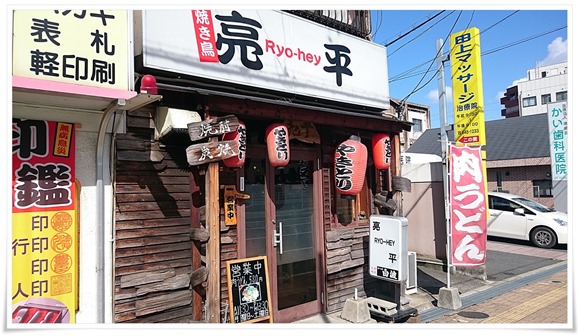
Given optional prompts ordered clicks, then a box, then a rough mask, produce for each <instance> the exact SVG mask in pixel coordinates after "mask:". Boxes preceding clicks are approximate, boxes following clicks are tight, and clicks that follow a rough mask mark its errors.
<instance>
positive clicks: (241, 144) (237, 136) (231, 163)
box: [223, 121, 246, 168]
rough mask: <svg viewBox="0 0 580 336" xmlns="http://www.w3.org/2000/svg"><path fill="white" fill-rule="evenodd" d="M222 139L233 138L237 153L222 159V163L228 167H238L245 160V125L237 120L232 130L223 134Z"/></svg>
mask: <svg viewBox="0 0 580 336" xmlns="http://www.w3.org/2000/svg"><path fill="white" fill-rule="evenodd" d="M223 140H235V141H236V142H237V143H238V155H236V156H232V157H230V158H227V159H224V160H223V162H224V165H225V166H226V167H230V168H240V167H242V166H243V165H244V162H245V161H246V125H245V124H244V123H243V122H241V121H239V125H238V128H237V129H236V130H235V131H234V132H230V133H226V134H224V137H223Z"/></svg>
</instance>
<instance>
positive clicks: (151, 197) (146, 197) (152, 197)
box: [115, 193, 191, 203]
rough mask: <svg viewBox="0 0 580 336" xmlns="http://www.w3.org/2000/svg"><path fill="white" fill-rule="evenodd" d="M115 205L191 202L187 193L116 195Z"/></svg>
mask: <svg viewBox="0 0 580 336" xmlns="http://www.w3.org/2000/svg"><path fill="white" fill-rule="evenodd" d="M115 200H116V202H117V203H131V202H166V201H188V202H191V195H190V194H189V193H167V194H117V195H116V197H115Z"/></svg>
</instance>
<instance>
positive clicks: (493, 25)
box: [387, 10, 519, 83]
mask: <svg viewBox="0 0 580 336" xmlns="http://www.w3.org/2000/svg"><path fill="white" fill-rule="evenodd" d="M517 12H519V10H516V11H513V12H512V13H510V14H509V15H507V16H505V17H504V18H502V19H501V20H499V21H497V22H495V23H494V24H492V25H491V26H489V27H487V28H485V29H484V30H482V31H481V32H480V33H479V35H480V36H481V35H483V33H485V32H486V31H488V30H490V29H491V28H493V27H495V26H497V25H498V24H500V23H501V22H503V21H505V20H506V19H508V18H509V17H511V16H512V15H514V14H516V13H517ZM446 17H447V16H446ZM472 19H473V12H472V16H471V19H470V20H469V22H470V23H471V20H472ZM468 25H469V24H468ZM446 53H447V54H448V53H449V52H445V53H444V54H446ZM387 56H388V55H387ZM435 59H436V57H435ZM432 61H433V58H432V59H429V60H427V61H425V62H424V63H421V64H419V65H417V66H415V67H413V68H411V69H408V70H405V71H403V72H402V73H400V74H398V75H396V76H394V77H391V78H390V80H389V83H390V82H394V81H397V80H400V79H406V78H410V77H415V76H417V75H419V74H421V73H422V72H419V73H414V74H413V73H412V71H414V70H416V69H417V68H420V67H422V66H423V65H426V64H428V63H429V62H432ZM432 71H434V70H432ZM408 74H409V76H407V75H408Z"/></svg>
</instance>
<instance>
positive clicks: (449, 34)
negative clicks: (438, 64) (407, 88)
mask: <svg viewBox="0 0 580 336" xmlns="http://www.w3.org/2000/svg"><path fill="white" fill-rule="evenodd" d="M462 13H463V11H460V12H459V15H457V18H456V19H455V22H454V23H453V26H452V27H451V29H450V30H449V33H448V34H447V36H446V37H445V40H444V41H443V44H441V47H440V48H439V50H437V54H439V53H440V52H441V49H443V46H444V45H445V43H446V42H447V39H448V38H449V37H450V36H451V33H452V32H453V29H455V25H457V22H459V18H460V17H461V14H462ZM436 59H437V58H433V60H432V61H431V64H430V65H429V68H428V69H427V72H425V74H423V77H421V79H420V80H419V83H417V85H416V86H415V88H414V89H413V91H411V92H410V93H409V94H408V95H406V96H405V98H403V99H401V105H403V104H404V103H405V102H406V101H407V99H409V97H410V96H411V95H412V94H413V93H415V92H417V91H419V90H421V89H422V88H424V87H425V86H427V84H429V83H430V82H431V81H432V80H433V78H435V76H436V75H437V73H435V74H433V76H432V77H431V78H430V79H429V80H428V81H427V82H426V83H425V84H423V85H422V86H421V87H419V85H421V82H422V81H423V79H424V78H425V76H427V73H428V72H429V70H430V69H431V67H432V66H433V63H435V60H436Z"/></svg>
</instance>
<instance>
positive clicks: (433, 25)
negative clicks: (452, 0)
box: [387, 10, 455, 57]
mask: <svg viewBox="0 0 580 336" xmlns="http://www.w3.org/2000/svg"><path fill="white" fill-rule="evenodd" d="M453 13H455V11H454V10H453V11H451V12H449V13H448V14H447V15H445V16H444V17H442V18H441V19H439V21H437V22H435V23H434V24H432V25H431V26H429V27H427V29H425V30H424V31H423V32H422V33H421V34H419V35H417V36H415V37H414V38H412V39H411V40H409V41H408V42H407V43H405V44H403V45H402V46H400V47H398V48H397V49H395V51H393V52H392V53H390V54H387V57H389V56H392V55H393V54H394V53H396V52H397V51H399V50H401V49H402V48H403V47H405V46H406V45H408V44H409V43H411V42H413V41H415V40H416V39H418V38H419V37H421V36H422V35H423V34H425V33H426V32H428V31H429V30H431V29H432V28H433V27H435V26H436V25H438V24H439V23H440V22H441V21H443V20H445V19H447V18H448V17H449V15H451V14H453Z"/></svg>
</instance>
